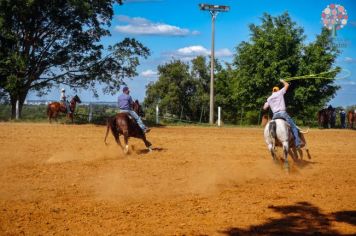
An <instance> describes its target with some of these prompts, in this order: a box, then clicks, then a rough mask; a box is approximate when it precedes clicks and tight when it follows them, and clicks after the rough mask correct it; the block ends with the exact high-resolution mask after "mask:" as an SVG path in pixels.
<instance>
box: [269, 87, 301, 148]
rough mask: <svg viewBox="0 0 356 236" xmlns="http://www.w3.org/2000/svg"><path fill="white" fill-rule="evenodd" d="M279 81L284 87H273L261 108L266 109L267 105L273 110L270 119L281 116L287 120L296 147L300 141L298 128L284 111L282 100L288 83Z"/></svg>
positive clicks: (284, 105)
mask: <svg viewBox="0 0 356 236" xmlns="http://www.w3.org/2000/svg"><path fill="white" fill-rule="evenodd" d="M280 81H281V82H282V83H283V85H284V87H283V88H282V89H281V90H279V88H278V87H274V88H273V90H272V95H271V96H270V97H269V98H268V99H267V102H266V103H265V105H264V106H263V109H265V110H267V109H268V107H270V108H271V110H272V112H273V117H272V119H277V118H283V119H285V120H286V121H287V122H288V124H289V125H290V127H291V129H292V132H293V136H294V141H295V146H296V148H300V146H301V141H300V138H299V131H298V128H297V126H296V124H295V123H294V121H293V119H292V118H291V117H290V116H289V115H288V113H287V111H286V104H285V102H284V94H285V93H286V92H287V90H288V88H289V84H288V83H287V82H286V81H284V80H280Z"/></svg>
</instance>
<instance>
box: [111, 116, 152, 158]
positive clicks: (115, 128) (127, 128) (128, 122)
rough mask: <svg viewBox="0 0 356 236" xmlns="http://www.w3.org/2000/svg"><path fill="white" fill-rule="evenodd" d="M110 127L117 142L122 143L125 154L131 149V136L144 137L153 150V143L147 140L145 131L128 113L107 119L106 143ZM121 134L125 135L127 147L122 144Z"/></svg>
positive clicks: (149, 147)
mask: <svg viewBox="0 0 356 236" xmlns="http://www.w3.org/2000/svg"><path fill="white" fill-rule="evenodd" d="M109 129H111V132H112V134H113V136H114V138H115V141H116V143H117V144H119V145H120V147H121V148H122V150H123V151H124V153H125V154H127V153H128V151H129V145H128V140H129V138H130V137H133V138H138V139H142V140H143V142H144V143H145V146H146V147H147V148H148V150H149V151H152V149H151V146H152V144H151V143H150V142H149V141H147V139H146V135H145V133H144V132H143V131H142V129H141V128H140V127H139V126H138V124H137V123H136V121H135V119H134V118H132V117H130V116H129V115H128V114H127V113H118V114H116V115H115V116H114V117H110V118H108V120H107V129H106V135H105V139H104V142H105V144H107V143H106V138H107V137H108V133H109ZM120 135H123V136H124V140H125V147H123V146H122V145H121V142H120V137H119V136H120Z"/></svg>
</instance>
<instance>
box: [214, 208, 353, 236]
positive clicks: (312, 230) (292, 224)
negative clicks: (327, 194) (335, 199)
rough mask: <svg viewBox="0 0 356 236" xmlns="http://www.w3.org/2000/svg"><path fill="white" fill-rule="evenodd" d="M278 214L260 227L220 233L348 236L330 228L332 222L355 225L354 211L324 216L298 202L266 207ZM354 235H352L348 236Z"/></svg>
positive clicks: (317, 209)
mask: <svg viewBox="0 0 356 236" xmlns="http://www.w3.org/2000/svg"><path fill="white" fill-rule="evenodd" d="M268 208H269V209H272V210H273V211H275V212H277V213H280V214H281V215H282V217H280V218H270V219H268V220H267V221H266V222H265V223H263V224H260V225H251V226H250V227H249V228H247V229H242V228H237V227H231V228H228V229H225V230H222V231H220V233H223V234H226V235H230V236H240V235H287V236H291V235H292V236H294V235H348V234H342V233H340V232H338V231H337V230H335V229H333V228H332V222H333V221H339V222H340V221H341V222H345V223H349V224H351V225H355V215H356V211H341V212H335V213H331V214H324V213H322V212H321V211H320V209H319V208H318V207H316V206H314V205H312V204H310V203H308V202H298V203H296V204H294V205H289V206H273V205H271V206H268ZM349 235H354V234H349Z"/></svg>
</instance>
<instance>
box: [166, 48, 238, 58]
mask: <svg viewBox="0 0 356 236" xmlns="http://www.w3.org/2000/svg"><path fill="white" fill-rule="evenodd" d="M165 55H166V56H168V57H173V58H178V59H180V60H182V61H190V60H192V59H194V58H195V57H197V56H210V49H207V48H205V47H203V46H201V45H193V46H188V47H184V48H179V49H177V50H176V51H173V52H167V53H165ZM232 55H233V54H232V52H231V51H230V50H229V49H227V48H223V49H219V50H216V51H215V56H216V57H231V56H232Z"/></svg>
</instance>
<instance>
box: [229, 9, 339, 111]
mask: <svg viewBox="0 0 356 236" xmlns="http://www.w3.org/2000/svg"><path fill="white" fill-rule="evenodd" d="M261 20H262V24H261V25H254V24H251V25H250V31H251V38H250V41H249V42H242V43H240V44H239V45H238V47H237V54H236V55H235V58H234V63H233V65H234V66H235V67H236V72H235V73H236V76H235V77H234V79H233V80H234V81H233V82H232V83H233V86H232V87H233V89H232V93H233V98H234V99H235V100H236V102H237V103H238V104H239V105H240V106H243V107H244V108H245V109H247V110H259V109H260V108H261V107H262V105H263V103H264V102H265V100H266V98H267V97H268V96H269V95H270V94H271V89H272V87H273V86H276V85H279V79H282V78H286V77H292V76H298V75H307V74H315V73H320V72H324V71H327V70H329V69H330V68H331V67H332V65H333V63H334V61H335V59H336V56H337V54H338V51H337V49H336V48H335V47H333V46H332V44H331V37H330V34H329V32H328V31H327V30H322V32H321V34H320V35H318V36H317V38H316V40H315V42H312V43H309V44H307V45H305V44H304V40H305V35H304V33H303V32H304V31H303V29H302V28H301V27H299V26H297V25H296V23H295V22H293V21H292V19H291V18H290V16H289V14H288V13H284V14H282V15H281V16H277V17H272V16H271V15H269V14H264V15H263V17H262V19H261ZM336 74H337V73H336V72H335V73H333V74H331V75H330V77H332V78H334V77H335V76H336ZM333 82H334V81H333V79H329V80H325V79H310V80H297V81H293V82H292V84H291V88H290V90H289V91H288V93H287V96H286V103H287V104H288V110H289V111H290V112H291V113H292V114H302V115H307V114H305V113H303V112H302V111H303V110H304V108H306V107H313V106H314V107H320V106H322V105H323V104H324V103H325V102H327V101H329V100H330V99H331V98H332V97H333V95H334V94H335V92H336V90H337V88H338V87H337V86H336V85H334V84H333ZM313 115H314V114H313Z"/></svg>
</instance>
